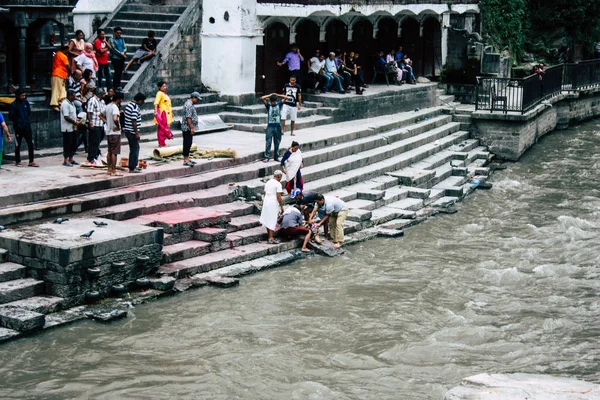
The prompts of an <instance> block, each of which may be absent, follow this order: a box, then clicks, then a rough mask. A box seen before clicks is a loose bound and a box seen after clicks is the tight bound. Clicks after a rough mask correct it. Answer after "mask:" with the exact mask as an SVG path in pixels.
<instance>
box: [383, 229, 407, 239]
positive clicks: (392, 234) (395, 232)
mask: <svg viewBox="0 0 600 400" xmlns="http://www.w3.org/2000/svg"><path fill="white" fill-rule="evenodd" d="M376 232H377V236H379V237H387V238H396V237H401V236H404V231H403V230H399V229H386V228H380V227H377V228H376Z"/></svg>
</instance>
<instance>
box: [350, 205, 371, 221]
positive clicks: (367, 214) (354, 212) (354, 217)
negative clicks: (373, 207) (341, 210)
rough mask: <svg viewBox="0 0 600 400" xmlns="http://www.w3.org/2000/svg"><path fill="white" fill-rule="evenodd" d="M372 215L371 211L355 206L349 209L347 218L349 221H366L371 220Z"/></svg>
mask: <svg viewBox="0 0 600 400" xmlns="http://www.w3.org/2000/svg"><path fill="white" fill-rule="evenodd" d="M371 215H372V214H371V211H368V210H362V209H360V208H355V209H350V210H349V211H348V216H347V217H346V218H347V220H348V221H355V222H364V221H368V220H370V219H371Z"/></svg>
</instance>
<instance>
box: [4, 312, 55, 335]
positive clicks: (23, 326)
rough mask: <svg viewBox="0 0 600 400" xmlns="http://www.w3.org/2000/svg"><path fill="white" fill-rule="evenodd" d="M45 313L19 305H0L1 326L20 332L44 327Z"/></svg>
mask: <svg viewBox="0 0 600 400" xmlns="http://www.w3.org/2000/svg"><path fill="white" fill-rule="evenodd" d="M45 321H46V318H45V316H44V314H40V313H38V312H35V311H30V310H25V309H23V308H17V307H6V306H5V307H0V326H1V327H3V328H8V329H14V330H16V331H19V332H30V331H34V330H38V329H42V328H43V327H44V323H45Z"/></svg>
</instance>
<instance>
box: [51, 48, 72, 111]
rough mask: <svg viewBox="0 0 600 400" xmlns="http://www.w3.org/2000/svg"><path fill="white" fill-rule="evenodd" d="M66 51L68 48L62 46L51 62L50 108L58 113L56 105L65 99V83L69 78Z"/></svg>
mask: <svg viewBox="0 0 600 400" xmlns="http://www.w3.org/2000/svg"><path fill="white" fill-rule="evenodd" d="M68 51H69V46H62V47H61V48H60V50H59V51H57V52H56V55H55V56H54V59H53V61H52V78H51V81H52V97H50V107H52V108H54V110H55V111H59V109H58V105H59V104H60V102H61V101H63V99H64V98H65V97H67V90H66V88H65V82H66V81H67V78H68V77H69V69H70V67H69V58H68V57H67V52H68Z"/></svg>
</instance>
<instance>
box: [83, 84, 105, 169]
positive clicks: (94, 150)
mask: <svg viewBox="0 0 600 400" xmlns="http://www.w3.org/2000/svg"><path fill="white" fill-rule="evenodd" d="M103 97H104V90H103V89H101V88H99V89H97V90H96V95H95V96H93V97H92V98H91V99H89V100H88V102H87V120H88V125H89V129H88V155H87V161H86V165H90V166H91V165H94V163H95V161H96V158H97V157H98V154H99V153H100V138H101V137H102V133H104V124H105V123H106V118H105V117H104V115H103V114H102V111H103V110H104V105H103V103H102V98H103Z"/></svg>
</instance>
